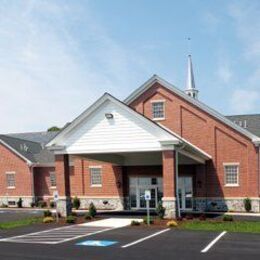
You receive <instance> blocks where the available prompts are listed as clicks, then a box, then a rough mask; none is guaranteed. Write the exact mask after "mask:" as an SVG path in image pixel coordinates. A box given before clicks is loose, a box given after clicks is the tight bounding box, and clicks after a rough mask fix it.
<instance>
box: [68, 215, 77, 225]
mask: <svg viewBox="0 0 260 260" xmlns="http://www.w3.org/2000/svg"><path fill="white" fill-rule="evenodd" d="M76 220H77V217H75V216H71V215H70V216H68V217H66V223H68V224H74V223H76Z"/></svg>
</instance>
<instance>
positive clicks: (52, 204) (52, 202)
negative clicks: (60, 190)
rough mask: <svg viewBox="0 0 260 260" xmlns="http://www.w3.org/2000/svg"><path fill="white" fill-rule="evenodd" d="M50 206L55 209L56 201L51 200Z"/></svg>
mask: <svg viewBox="0 0 260 260" xmlns="http://www.w3.org/2000/svg"><path fill="white" fill-rule="evenodd" d="M50 207H51V208H52V209H53V208H55V202H54V201H50Z"/></svg>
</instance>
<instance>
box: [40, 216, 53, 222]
mask: <svg viewBox="0 0 260 260" xmlns="http://www.w3.org/2000/svg"><path fill="white" fill-rule="evenodd" d="M42 222H43V223H52V222H54V218H53V217H45V218H44V219H43V221H42Z"/></svg>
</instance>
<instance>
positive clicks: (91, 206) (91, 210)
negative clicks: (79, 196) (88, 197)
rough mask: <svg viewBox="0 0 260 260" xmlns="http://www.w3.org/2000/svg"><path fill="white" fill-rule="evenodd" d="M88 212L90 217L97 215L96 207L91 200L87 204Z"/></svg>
mask: <svg viewBox="0 0 260 260" xmlns="http://www.w3.org/2000/svg"><path fill="white" fill-rule="evenodd" d="M88 213H89V215H90V216H91V217H92V218H94V217H95V216H96V215H97V209H96V207H95V205H94V203H93V202H91V203H90V204H89V208H88Z"/></svg>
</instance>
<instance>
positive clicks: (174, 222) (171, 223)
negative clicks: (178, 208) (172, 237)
mask: <svg viewBox="0 0 260 260" xmlns="http://www.w3.org/2000/svg"><path fill="white" fill-rule="evenodd" d="M177 226H178V223H177V222H176V221H174V220H171V221H169V222H167V227H170V228H174V227H177Z"/></svg>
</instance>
